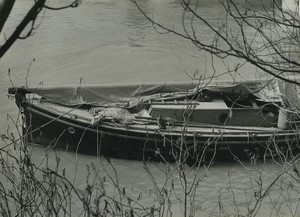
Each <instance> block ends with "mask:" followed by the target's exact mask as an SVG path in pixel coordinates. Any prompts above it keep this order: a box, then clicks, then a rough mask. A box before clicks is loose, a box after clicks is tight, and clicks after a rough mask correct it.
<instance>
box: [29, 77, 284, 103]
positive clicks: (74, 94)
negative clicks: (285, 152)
mask: <svg viewBox="0 0 300 217" xmlns="http://www.w3.org/2000/svg"><path fill="white" fill-rule="evenodd" d="M266 86H267V85H266V81H247V82H243V83H233V82H215V83H212V84H208V85H199V84H198V83H192V82H187V83H160V84H157V83H154V84H123V85H112V84H111V85H79V86H64V87H62V86H61V87H44V86H41V87H38V88H28V89H27V90H28V91H30V92H32V93H35V94H38V95H40V96H41V97H43V98H45V99H47V100H48V101H51V102H55V103H59V104H63V105H68V106H74V105H80V104H93V105H98V106H105V105H118V106H121V107H133V106H135V105H137V104H139V103H141V102H145V101H148V100H153V99H159V98H162V99H163V98H172V99H176V98H182V97H183V96H186V95H187V94H188V95H191V94H195V93H197V92H199V91H202V90H204V89H205V90H209V91H211V92H224V93H234V94H248V93H252V94H255V95H257V96H258V97H260V98H262V100H264V101H265V100H268V96H269V95H270V93H272V91H273V92H274V88H271V89H272V90H267V91H266ZM269 86H270V85H269ZM269 86H268V88H269ZM275 89H276V88H275ZM262 90H263V91H262ZM275 91H276V92H277V90H275ZM269 92H270V93H269ZM277 93H278V92H277ZM266 94H267V96H266ZM275 95H276V94H275ZM277 95H278V94H277Z"/></svg>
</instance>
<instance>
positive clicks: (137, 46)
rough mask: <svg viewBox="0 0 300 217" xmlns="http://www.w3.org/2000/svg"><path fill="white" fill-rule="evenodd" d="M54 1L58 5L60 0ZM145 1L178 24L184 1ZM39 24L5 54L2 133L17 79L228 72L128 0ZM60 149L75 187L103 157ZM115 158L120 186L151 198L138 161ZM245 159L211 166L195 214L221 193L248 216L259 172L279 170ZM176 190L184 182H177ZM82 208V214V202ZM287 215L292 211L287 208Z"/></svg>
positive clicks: (207, 2)
mask: <svg viewBox="0 0 300 217" xmlns="http://www.w3.org/2000/svg"><path fill="white" fill-rule="evenodd" d="M200 2H201V10H202V13H203V14H204V16H205V17H207V18H208V19H209V20H212V21H214V20H217V19H218V18H219V17H222V16H224V11H223V10H222V8H221V7H220V5H219V4H218V1H217V0H213V1H211V0H204V1H200ZM50 3H52V4H53V5H57V4H61V1H50ZM31 4H32V1H30V0H22V1H17V2H16V5H15V7H14V9H13V12H12V15H13V16H11V17H10V18H9V20H8V22H7V24H6V26H5V28H4V32H5V33H6V35H9V34H10V33H11V32H12V30H13V29H14V27H15V24H16V23H17V22H18V21H19V20H20V19H21V18H22V17H23V16H24V14H25V13H26V11H27V10H28V9H29V8H30V6H31ZM140 4H141V6H142V8H143V9H144V10H145V11H146V13H148V14H149V15H150V16H151V17H153V18H154V19H155V20H157V21H158V22H161V23H163V24H164V25H167V26H169V27H170V28H176V29H179V30H180V28H181V16H182V8H181V5H180V1H179V0H143V1H140ZM38 22H40V23H41V25H40V26H39V27H38V29H37V30H36V31H34V35H33V36H31V37H29V38H28V39H26V40H18V41H17V42H16V43H15V44H14V45H13V47H12V48H11V49H10V50H9V51H8V52H7V53H6V55H5V56H4V57H3V58H2V59H1V60H0V76H1V79H0V121H1V122H0V132H1V134H2V133H6V132H7V130H13V122H12V120H11V119H10V118H9V117H8V116H11V117H12V119H13V120H15V118H16V117H17V114H18V111H17V108H16V106H15V104H14V102H13V101H12V100H9V99H8V98H7V95H6V93H7V88H8V87H10V86H12V83H13V85H14V86H23V85H30V86H37V85H67V84H79V83H86V84H107V83H147V82H161V81H163V82H165V81H189V80H190V77H189V76H188V75H193V74H194V73H195V72H198V75H199V74H202V75H203V76H205V77H210V76H211V75H212V74H213V73H214V70H216V72H217V74H223V72H225V71H226V68H225V66H224V63H222V62H221V61H217V60H215V61H214V68H212V67H211V63H212V61H211V57H210V55H208V54H206V53H204V52H201V51H199V50H198V49H197V48H196V47H195V46H194V45H193V44H192V43H190V42H189V41H186V40H183V39H180V38H179V37H177V36H174V35H172V34H161V33H163V31H161V30H157V31H155V30H154V28H153V27H152V25H151V23H149V22H148V21H147V20H146V19H145V18H144V16H143V15H142V14H141V13H140V12H139V11H138V10H137V8H136V7H135V6H134V4H133V3H131V2H130V1H129V0H85V1H83V3H82V4H81V5H80V7H78V8H76V9H67V10H63V11H46V13H45V14H44V15H43V17H42V18H41V17H40V18H39V20H38ZM198 29H200V32H201V34H202V37H203V39H204V40H209V38H210V37H212V35H209V34H206V27H205V26H200V27H198ZM1 37H2V38H1V39H0V41H2V42H3V40H4V36H3V35H2V36H1ZM33 60H34V61H33ZM31 63H32V64H31ZM236 63H238V60H230V61H228V62H226V63H225V65H226V66H227V67H234V64H236ZM29 66H30V69H29ZM9 70H10V73H8V71H9ZM234 76H236V77H237V79H240V78H243V79H245V78H246V79H247V78H254V77H256V76H257V74H256V70H255V69H254V68H252V67H251V66H247V65H246V66H245V67H243V68H241V70H240V75H234ZM229 78H232V75H228V74H226V75H223V76H220V77H218V79H220V80H221V79H229ZM44 152H45V149H43V148H35V149H34V152H33V153H34V154H33V159H34V161H36V162H40V161H42V160H43V159H44ZM59 154H60V156H61V164H62V165H63V167H66V169H67V171H69V174H70V173H72V174H73V172H74V170H75V169H76V170H77V174H80V175H77V182H76V183H77V184H78V187H80V186H81V185H83V184H84V183H85V176H86V165H89V164H91V163H92V162H93V163H96V164H97V162H99V159H98V158H97V157H95V156H86V155H80V154H74V153H68V152H59ZM100 160H101V159H100ZM113 164H114V165H115V168H116V170H117V172H118V177H119V179H120V183H121V185H122V186H125V187H128V188H130V189H133V190H132V191H134V192H139V193H142V194H144V195H146V197H147V195H148V196H149V194H150V193H149V192H151V189H153V185H152V184H151V181H150V179H149V175H147V173H146V172H145V170H144V167H143V166H142V163H141V162H139V161H130V160H121V159H113ZM245 164H246V165H248V166H249V167H245V166H244V165H241V164H240V163H237V162H229V163H228V162H227V163H216V164H214V165H213V166H212V167H211V168H210V169H209V172H208V173H207V174H206V175H205V176H204V178H203V180H202V181H201V182H200V185H199V189H198V193H197V199H196V201H197V203H198V205H197V207H198V212H197V215H198V216H200V214H201V216H205V215H209V214H210V213H212V211H213V210H214V209H215V208H216V207H218V208H217V210H219V207H220V206H221V205H220V203H219V201H220V199H222V200H223V201H224V204H223V206H224V207H225V208H226V206H229V207H232V209H229V210H231V211H232V210H234V208H235V206H234V205H233V204H236V205H238V206H239V207H240V208H239V209H240V212H241V213H240V214H245V212H246V211H245V210H244V208H245V206H246V204H247V203H248V202H249V200H250V199H249V198H251V197H252V196H253V195H254V193H255V190H254V189H253V188H252V187H253V186H251V183H252V181H253V180H256V179H258V177H257V174H258V173H257V171H260V169H261V170H263V171H267V172H266V177H272V175H273V174H276V173H277V172H278V166H277V165H276V164H274V163H264V164H261V163H259V164H256V165H255V166H251V165H250V162H245ZM74 165H77V166H76V167H75V166H74ZM158 165H159V166H158V167H157V165H156V164H152V163H149V168H150V170H151V172H152V173H153V176H154V177H155V179H156V180H157V183H158V185H162V183H163V182H164V180H165V176H164V174H163V173H161V170H160V169H159V167H161V168H163V167H165V165H164V164H158ZM171 166H174V167H175V165H172V164H171ZM256 169H258V170H256ZM204 172H205V170H203V171H201V174H203V173H204ZM252 184H253V183H252ZM229 186H233V189H234V192H235V193H236V195H235V196H236V203H230V201H231V202H232V194H230V193H232V192H229V193H228V191H226V189H228V187H229ZM177 188H180V184H178V185H177ZM112 191H113V190H112ZM249 194H250V195H249ZM251 194H253V195H251ZM278 197H279V196H278ZM174 200H175V199H174ZM174 204H177V205H176V206H175V208H174V210H175V211H174V212H175V213H174V215H175V216H181V214H180V205H179V202H174ZM271 204H272V202H270V200H269V201H267V202H266V203H265V204H264V205H263V207H267V209H265V208H263V209H261V212H260V213H259V215H261V216H264V215H265V214H266V213H268V214H269V213H270V212H271V211H270V210H271V209H270V205H271ZM224 207H223V208H224ZM225 208H224V209H223V211H224V210H226V209H225ZM77 209H78V212H80V207H77ZM266 210H267V211H266ZM232 212H233V211H232ZM216 213H217V214H215V215H216V216H219V215H218V212H216ZM219 214H220V215H221V214H222V213H219ZM223 214H224V213H223ZM228 214H230V211H229V213H228ZM283 214H287V216H288V214H289V213H285V212H283Z"/></svg>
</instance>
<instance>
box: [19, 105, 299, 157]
mask: <svg viewBox="0 0 300 217" xmlns="http://www.w3.org/2000/svg"><path fill="white" fill-rule="evenodd" d="M23 108H24V117H25V120H24V127H23V136H24V139H25V140H26V142H29V143H32V144H39V145H43V146H46V147H49V148H57V149H61V150H70V151H75V152H78V153H82V154H92V155H103V156H106V157H116V158H126V159H137V160H166V161H174V160H178V159H180V158H188V157H189V156H194V153H195V152H196V153H197V158H199V157H201V159H204V158H203V157H206V159H211V158H216V159H217V160H232V159H233V158H240V159H245V158H249V157H251V156H252V157H253V155H257V156H258V155H260V156H263V155H265V154H266V153H271V152H272V151H274V150H275V151H277V152H280V153H287V152H289V151H293V150H296V149H297V147H298V139H299V138H298V137H299V134H298V133H297V132H296V131H288V130H285V131H277V130H274V132H269V131H268V132H261V133H257V132H246V131H245V132H243V133H241V132H240V131H239V132H234V131H232V132H230V133H228V132H227V133H224V132H223V131H221V130H220V129H216V130H215V131H214V130H212V131H211V132H210V133H207V132H203V133H201V131H199V132H197V133H191V132H187V131H184V130H183V131H182V132H181V133H178V132H177V133H174V132H172V131H171V130H167V129H165V130H163V129H157V130H152V131H150V130H132V129H130V127H129V128H128V129H127V128H126V127H124V126H123V127H120V126H119V125H118V124H117V123H116V125H115V126H114V125H113V124H111V125H109V126H108V125H105V124H98V125H96V126H93V125H92V124H90V123H88V122H87V123H85V122H82V121H79V120H77V119H72V118H69V117H66V116H60V115H58V114H55V112H51V111H49V110H44V109H42V108H40V107H39V106H34V105H32V104H25V105H24V106H23Z"/></svg>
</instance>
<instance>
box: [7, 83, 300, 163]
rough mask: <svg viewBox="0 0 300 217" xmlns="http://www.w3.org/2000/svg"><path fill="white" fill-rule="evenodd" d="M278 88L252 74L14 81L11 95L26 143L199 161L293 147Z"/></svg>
mask: <svg viewBox="0 0 300 217" xmlns="http://www.w3.org/2000/svg"><path fill="white" fill-rule="evenodd" d="M282 86H283V85H278V82H274V80H264V81H252V80H250V81H246V82H238V83H237V82H225V81H224V82H214V83H212V82H211V83H208V84H205V85H204V83H199V82H198V83H193V82H186V83H160V84H156V83H155V84H123V85H112V84H109V85H77V86H60V87H45V86H41V87H35V88H30V87H18V88H17V87H11V88H9V90H8V93H9V94H10V95H14V96H15V101H16V104H17V106H18V108H19V111H20V112H21V114H22V117H23V126H22V128H23V129H22V132H23V139H24V141H26V142H27V143H30V144H38V145H43V146H46V147H48V148H57V149H63V150H70V151H75V152H78V153H83V154H94V155H103V156H107V157H117V158H126V159H142V160H157V159H160V160H165V161H172V160H186V161H189V162H196V161H198V160H199V159H201V161H202V160H204V159H205V158H206V159H212V158H220V159H221V158H224V156H226V158H227V157H228V156H232V157H234V158H241V159H244V158H248V157H253V155H256V156H257V155H260V156H263V155H265V154H266V153H269V152H270V151H277V152H280V153H287V152H289V151H294V150H297V149H298V147H299V139H298V137H299V130H298V128H297V126H298V124H297V123H298V119H299V118H298V116H297V112H296V111H295V110H291V109H290V108H291V104H290V106H287V103H288V102H287V100H286V99H283V97H282V96H283V95H282V90H283V89H284V88H283V87H282ZM280 87H281V88H280ZM287 89H288V85H286V87H285V90H287ZM290 89H291V88H290ZM299 105H300V104H299Z"/></svg>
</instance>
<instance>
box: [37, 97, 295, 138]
mask: <svg viewBox="0 0 300 217" xmlns="http://www.w3.org/2000/svg"><path fill="white" fill-rule="evenodd" d="M32 105H33V106H34V107H36V108H39V109H42V110H46V111H48V112H51V113H55V115H56V116H57V117H58V118H62V117H64V118H67V119H71V120H75V121H78V122H81V123H85V124H88V125H90V126H91V127H92V126H95V124H98V125H99V126H104V127H106V128H113V129H116V128H117V129H119V130H124V131H127V130H130V131H134V132H145V131H146V132H149V133H151V132H152V133H153V132H154V133H155V132H158V131H159V133H161V134H168V135H172V134H174V135H175V134H176V135H178V134H180V133H181V134H182V133H183V132H185V133H186V134H187V135H207V136H212V135H216V136H220V135H224V136H225V135H226V136H227V137H239V136H241V137H245V136H253V135H255V136H267V135H269V136H272V135H276V134H285V135H295V131H294V130H281V129H279V128H275V127H245V126H220V125H211V124H201V123H188V126H184V123H183V122H180V121H175V122H173V123H168V124H166V127H165V128H164V129H161V128H160V127H159V126H158V123H157V120H156V119H154V118H151V117H147V116H136V117H135V118H133V119H130V120H114V119H113V118H112V119H110V118H109V117H107V118H104V119H103V120H101V121H99V122H97V123H96V122H95V115H93V114H92V113H91V112H89V110H88V109H83V108H80V107H79V106H78V107H66V106H62V105H58V104H54V103H50V102H38V101H34V102H33V103H32Z"/></svg>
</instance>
